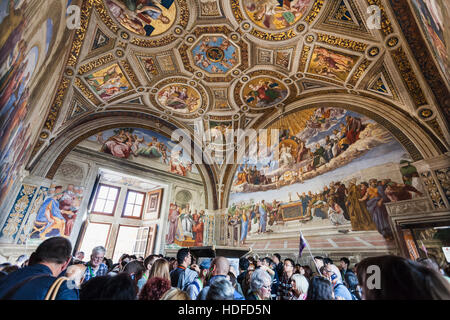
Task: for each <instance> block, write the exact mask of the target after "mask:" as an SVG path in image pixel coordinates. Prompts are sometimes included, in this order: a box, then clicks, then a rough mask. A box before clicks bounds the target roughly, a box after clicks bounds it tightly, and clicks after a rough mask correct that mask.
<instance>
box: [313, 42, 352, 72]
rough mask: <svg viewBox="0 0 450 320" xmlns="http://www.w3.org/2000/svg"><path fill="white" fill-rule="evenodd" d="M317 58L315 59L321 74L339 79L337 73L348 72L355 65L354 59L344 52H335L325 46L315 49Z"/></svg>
mask: <svg viewBox="0 0 450 320" xmlns="http://www.w3.org/2000/svg"><path fill="white" fill-rule="evenodd" d="M314 52H315V54H316V58H315V59H313V61H314V62H315V63H317V65H318V66H320V68H321V69H319V70H317V71H318V73H319V74H321V75H324V76H329V77H332V78H336V79H339V77H338V75H337V74H336V73H338V72H343V73H345V74H348V73H349V72H350V71H351V69H352V66H353V63H354V61H353V59H352V58H351V57H346V56H344V55H342V54H338V53H334V52H332V51H330V50H327V49H325V48H316V49H315V50H314Z"/></svg>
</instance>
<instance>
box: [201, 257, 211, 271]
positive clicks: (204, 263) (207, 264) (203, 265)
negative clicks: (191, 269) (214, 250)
mask: <svg viewBox="0 0 450 320" xmlns="http://www.w3.org/2000/svg"><path fill="white" fill-rule="evenodd" d="M210 267H211V260H210V259H206V260H203V261H202V263H200V269H209V268H210Z"/></svg>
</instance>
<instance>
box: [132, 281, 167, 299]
mask: <svg viewBox="0 0 450 320" xmlns="http://www.w3.org/2000/svg"><path fill="white" fill-rule="evenodd" d="M170 287H171V286H170V280H168V279H165V278H159V277H153V278H150V279H148V281H147V282H146V283H145V285H144V287H143V288H142V290H141V292H140V293H139V300H159V299H161V297H162V296H163V294H164V293H166V292H167V291H168V290H169V289H170Z"/></svg>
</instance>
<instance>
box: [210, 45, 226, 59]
mask: <svg viewBox="0 0 450 320" xmlns="http://www.w3.org/2000/svg"><path fill="white" fill-rule="evenodd" d="M224 56H225V53H224V52H223V50H222V49H221V48H219V47H210V48H208V49H207V50H206V58H208V59H209V60H210V61H211V62H220V61H222V60H223V58H224Z"/></svg>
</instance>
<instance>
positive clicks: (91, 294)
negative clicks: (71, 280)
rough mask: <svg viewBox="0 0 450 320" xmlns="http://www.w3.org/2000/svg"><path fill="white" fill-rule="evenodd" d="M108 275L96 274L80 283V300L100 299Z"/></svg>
mask: <svg viewBox="0 0 450 320" xmlns="http://www.w3.org/2000/svg"><path fill="white" fill-rule="evenodd" d="M109 278H110V276H98V277H94V278H91V279H89V280H88V281H86V282H83V283H82V284H81V290H80V300H100V296H101V293H102V291H103V288H104V287H105V285H106V282H107V281H108V279H109Z"/></svg>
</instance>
